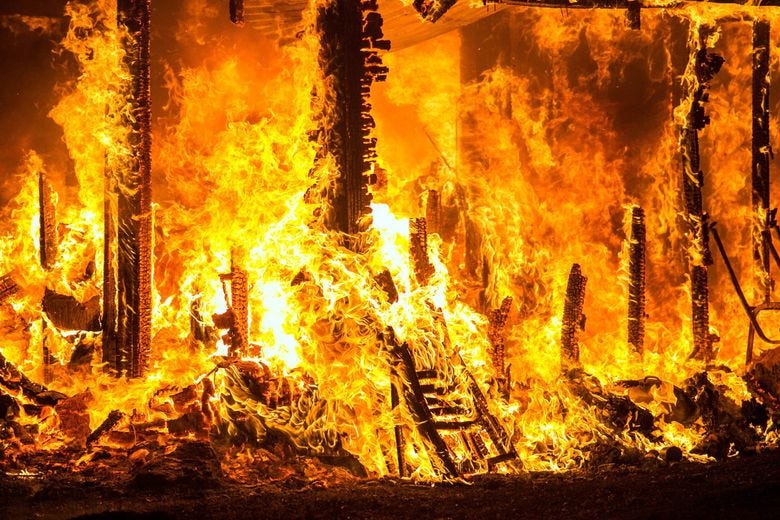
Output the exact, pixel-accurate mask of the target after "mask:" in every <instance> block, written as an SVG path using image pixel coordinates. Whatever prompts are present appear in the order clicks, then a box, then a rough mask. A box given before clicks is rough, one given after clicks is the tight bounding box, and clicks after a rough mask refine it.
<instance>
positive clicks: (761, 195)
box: [751, 20, 772, 303]
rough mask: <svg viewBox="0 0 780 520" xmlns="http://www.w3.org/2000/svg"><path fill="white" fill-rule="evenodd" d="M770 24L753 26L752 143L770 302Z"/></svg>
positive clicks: (756, 231)
mask: <svg viewBox="0 0 780 520" xmlns="http://www.w3.org/2000/svg"><path fill="white" fill-rule="evenodd" d="M770 150H771V148H770V144H769V22H768V21H767V20H755V21H754V23H753V141H752V147H751V152H752V172H751V185H752V195H753V196H752V200H753V230H752V235H753V265H754V274H755V281H756V294H755V296H756V300H758V301H762V302H764V303H766V302H768V301H769V300H770V296H771V292H772V280H771V277H770V272H769V255H770V253H769V240H770V227H771V222H770V221H771V217H770V212H769V182H770V179H769V158H770V153H771V152H770Z"/></svg>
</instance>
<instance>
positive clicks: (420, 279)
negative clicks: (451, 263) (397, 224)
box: [409, 218, 434, 286]
mask: <svg viewBox="0 0 780 520" xmlns="http://www.w3.org/2000/svg"><path fill="white" fill-rule="evenodd" d="M409 255H410V258H411V263H412V270H413V272H414V277H415V279H416V280H417V283H418V284H420V285H421V286H422V285H426V284H427V283H428V280H430V278H431V276H433V272H434V269H433V265H432V264H431V262H430V259H429V258H428V228H427V224H426V222H425V219H424V218H410V219H409Z"/></svg>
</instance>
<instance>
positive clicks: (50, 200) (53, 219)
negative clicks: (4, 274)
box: [38, 169, 59, 269]
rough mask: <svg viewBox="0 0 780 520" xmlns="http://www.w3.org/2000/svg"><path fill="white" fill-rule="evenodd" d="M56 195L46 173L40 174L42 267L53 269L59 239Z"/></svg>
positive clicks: (39, 216)
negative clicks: (55, 203) (55, 204)
mask: <svg viewBox="0 0 780 520" xmlns="http://www.w3.org/2000/svg"><path fill="white" fill-rule="evenodd" d="M55 198H56V195H55V194H54V190H53V189H52V187H51V184H49V181H48V179H46V173H45V172H44V171H43V169H41V171H39V172H38V220H39V224H40V254H41V267H43V268H44V269H51V268H52V267H54V264H55V262H57V249H58V248H59V237H58V236H57V210H56V208H55V206H54V201H55Z"/></svg>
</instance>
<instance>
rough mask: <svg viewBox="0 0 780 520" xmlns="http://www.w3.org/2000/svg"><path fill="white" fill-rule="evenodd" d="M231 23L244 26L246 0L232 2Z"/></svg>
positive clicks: (232, 0) (233, 0)
mask: <svg viewBox="0 0 780 520" xmlns="http://www.w3.org/2000/svg"><path fill="white" fill-rule="evenodd" d="M230 21H231V22H233V23H234V24H236V25H243V24H244V0H230Z"/></svg>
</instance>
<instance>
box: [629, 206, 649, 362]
mask: <svg viewBox="0 0 780 520" xmlns="http://www.w3.org/2000/svg"><path fill="white" fill-rule="evenodd" d="M628 241H629V246H628V249H629V253H628V276H629V278H628V344H629V345H631V347H632V348H633V349H634V351H635V352H637V353H638V354H640V355H642V353H643V352H644V340H645V212H644V210H643V209H642V208H640V207H639V206H634V207H632V208H631V234H630V235H629V236H628Z"/></svg>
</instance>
